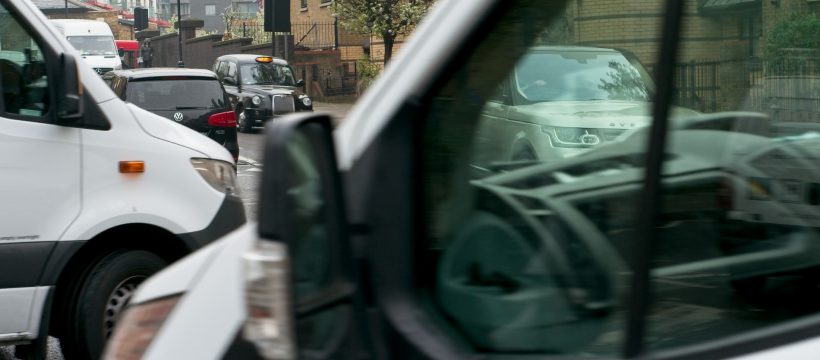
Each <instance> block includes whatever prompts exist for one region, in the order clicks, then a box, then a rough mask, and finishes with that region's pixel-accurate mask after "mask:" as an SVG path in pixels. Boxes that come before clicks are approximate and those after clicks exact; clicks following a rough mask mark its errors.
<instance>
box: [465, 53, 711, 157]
mask: <svg viewBox="0 0 820 360" xmlns="http://www.w3.org/2000/svg"><path fill="white" fill-rule="evenodd" d="M654 93H655V84H654V82H653V80H652V78H651V77H650V76H649V73H648V72H647V71H646V69H645V68H644V66H643V65H642V64H641V63H640V62H639V61H638V59H637V58H636V57H635V56H634V55H632V54H630V53H629V52H626V51H622V50H615V49H608V48H600V47H582V46H534V47H532V48H530V50H529V51H528V52H527V53H526V54H525V55H524V56H523V57H522V58H521V59H520V60H519V61H518V63H517V64H516V66H515V68H514V70H513V71H512V72H510V74H509V75H508V76H507V77H506V78H505V79H504V80H503V81H502V82H501V84H500V85H499V86H498V90H497V92H496V94H495V95H494V96H493V97H492V98H491V99H490V101H488V102H487V103H486V105H485V107H484V111H483V112H482V117H481V121H480V123H479V128H478V129H479V133H478V134H477V136H476V139H475V140H476V154H475V156H476V158H475V159H474V160H475V162H476V163H477V164H478V165H479V166H482V167H487V166H489V165H490V163H491V162H493V161H499V160H513V161H523V160H541V161H551V160H558V159H562V158H565V157H567V156H571V155H575V154H578V153H580V152H583V151H586V150H587V149H589V148H592V147H594V146H596V145H600V144H604V143H607V142H611V141H614V140H615V139H616V138H617V137H618V136H619V135H620V134H622V133H623V132H625V131H627V130H630V129H634V128H637V127H642V126H646V125H648V124H649V122H650V120H651V114H650V111H651V102H650V101H651V99H652V97H653V96H654ZM672 112H673V115H674V116H675V117H686V116H696V115H697V114H698V113H697V112H695V111H693V110H690V109H685V108H680V107H673V109H672Z"/></svg>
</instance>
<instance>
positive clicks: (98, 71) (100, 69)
mask: <svg viewBox="0 0 820 360" xmlns="http://www.w3.org/2000/svg"><path fill="white" fill-rule="evenodd" d="M94 70H96V71H97V75H102V74H103V69H102V68H96V69H94Z"/></svg>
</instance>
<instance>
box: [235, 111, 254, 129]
mask: <svg viewBox="0 0 820 360" xmlns="http://www.w3.org/2000/svg"><path fill="white" fill-rule="evenodd" d="M236 130H237V131H239V132H241V133H249V132H252V131H253V121H252V120H250V119H248V117H247V115H246V114H245V109H244V108H241V107H240V108H239V110H237V111H236Z"/></svg>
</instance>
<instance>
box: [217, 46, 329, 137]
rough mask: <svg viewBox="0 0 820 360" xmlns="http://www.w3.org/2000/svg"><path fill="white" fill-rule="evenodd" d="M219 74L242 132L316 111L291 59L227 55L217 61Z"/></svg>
mask: <svg viewBox="0 0 820 360" xmlns="http://www.w3.org/2000/svg"><path fill="white" fill-rule="evenodd" d="M213 71H214V72H215V73H216V74H217V76H218V77H219V80H220V81H221V82H222V85H223V86H224V87H225V90H226V91H227V92H228V96H229V97H230V100H231V105H233V108H234V110H235V111H236V117H237V127H238V129H239V131H240V132H250V131H251V130H252V129H253V127H254V126H262V125H263V124H264V122H265V121H267V120H271V119H273V118H276V117H279V116H282V115H286V114H290V113H293V112H296V111H313V102H312V101H311V99H310V98H309V97H308V96H307V95H306V94H304V93H303V92H302V91H301V90H300V88H301V87H302V86H304V84H305V82H304V80H302V79H300V80H296V79H295V78H294V73H293V69H292V68H291V67H290V65H288V62H287V61H285V60H283V59H279V58H275V57H271V56H263V55H251V54H233V55H223V56H220V57H218V58H217V59H216V61H214V66H213Z"/></svg>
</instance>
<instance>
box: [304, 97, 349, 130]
mask: <svg viewBox="0 0 820 360" xmlns="http://www.w3.org/2000/svg"><path fill="white" fill-rule="evenodd" d="M352 107H353V104H352V103H330V102H319V101H314V102H313V111H315V112H326V113H330V114H331V115H332V116H333V125H334V126H337V125H339V124H340V123H341V122H342V121H343V120H344V118H345V116H347V113H348V112H350V109H351V108H352Z"/></svg>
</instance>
